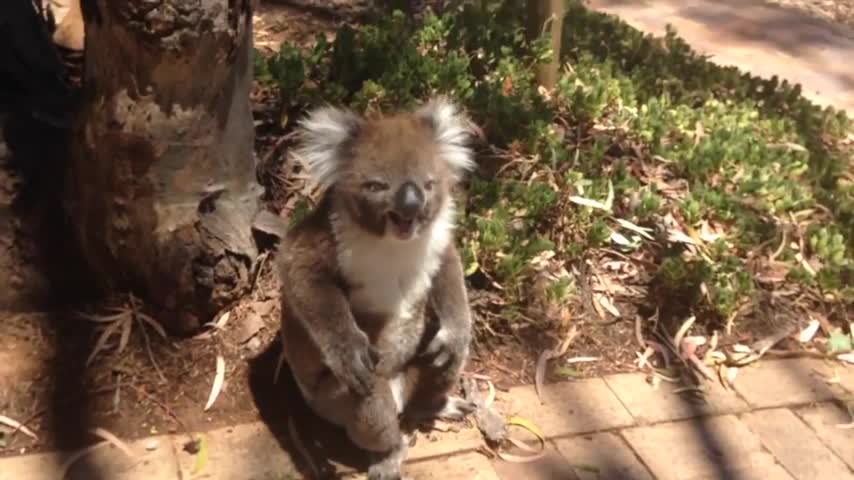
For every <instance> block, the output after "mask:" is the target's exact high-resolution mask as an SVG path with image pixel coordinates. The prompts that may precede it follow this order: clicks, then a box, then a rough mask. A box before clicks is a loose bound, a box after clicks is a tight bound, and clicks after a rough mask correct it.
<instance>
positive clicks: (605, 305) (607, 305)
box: [596, 294, 622, 318]
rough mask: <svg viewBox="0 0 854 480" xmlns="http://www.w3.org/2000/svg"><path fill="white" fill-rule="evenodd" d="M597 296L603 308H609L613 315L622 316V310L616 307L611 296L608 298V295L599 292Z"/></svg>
mask: <svg viewBox="0 0 854 480" xmlns="http://www.w3.org/2000/svg"><path fill="white" fill-rule="evenodd" d="M596 297H597V300H598V301H599V305H602V308H604V309H605V310H608V313H610V314H611V315H613V316H615V317H617V318H620V317H621V316H622V315H621V314H620V311H619V310H617V307H615V306H614V304H613V303H612V302H611V299H610V298H608V297H607V296H605V295H602V294H598V295H596Z"/></svg>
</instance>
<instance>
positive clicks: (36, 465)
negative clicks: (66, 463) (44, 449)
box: [0, 453, 62, 480]
mask: <svg viewBox="0 0 854 480" xmlns="http://www.w3.org/2000/svg"><path fill="white" fill-rule="evenodd" d="M61 463H62V460H61V459H60V458H59V457H58V456H57V455H55V454H52V453H42V454H35V455H21V456H17V457H7V458H0V480H19V479H21V478H26V479H27V480H55V479H56V478H57V477H58V472H59V471H60V470H59V465H60V464H61Z"/></svg>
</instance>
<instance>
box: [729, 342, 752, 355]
mask: <svg viewBox="0 0 854 480" xmlns="http://www.w3.org/2000/svg"><path fill="white" fill-rule="evenodd" d="M732 350H733V351H734V352H738V353H753V349H752V348H750V347H748V346H747V345H744V344H741V343H736V344H735V345H733V346H732Z"/></svg>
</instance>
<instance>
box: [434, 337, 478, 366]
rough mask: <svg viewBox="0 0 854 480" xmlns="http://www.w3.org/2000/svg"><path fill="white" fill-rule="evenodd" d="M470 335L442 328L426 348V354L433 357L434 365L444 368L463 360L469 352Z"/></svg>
mask: <svg viewBox="0 0 854 480" xmlns="http://www.w3.org/2000/svg"><path fill="white" fill-rule="evenodd" d="M469 340H470V336H469V335H467V334H464V333H460V332H455V331H453V330H451V329H447V328H441V329H439V331H438V332H436V336H435V337H433V340H431V341H430V343H429V344H428V345H427V348H426V349H425V350H424V353H425V355H427V356H430V357H433V366H434V367H436V368H442V367H445V366H448V365H454V364H458V363H460V362H462V361H463V360H464V359H465V356H466V355H467V353H468V349H469Z"/></svg>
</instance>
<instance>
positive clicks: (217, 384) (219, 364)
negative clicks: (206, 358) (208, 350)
mask: <svg viewBox="0 0 854 480" xmlns="http://www.w3.org/2000/svg"><path fill="white" fill-rule="evenodd" d="M224 380H225V359H224V358H222V355H217V356H216V376H215V377H214V382H213V386H212V387H211V393H210V396H208V403H207V404H205V409H204V410H205V411H207V410H208V409H209V408H211V405H213V403H214V401H216V397H217V396H219V392H220V390H222V383H223V381H224Z"/></svg>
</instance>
